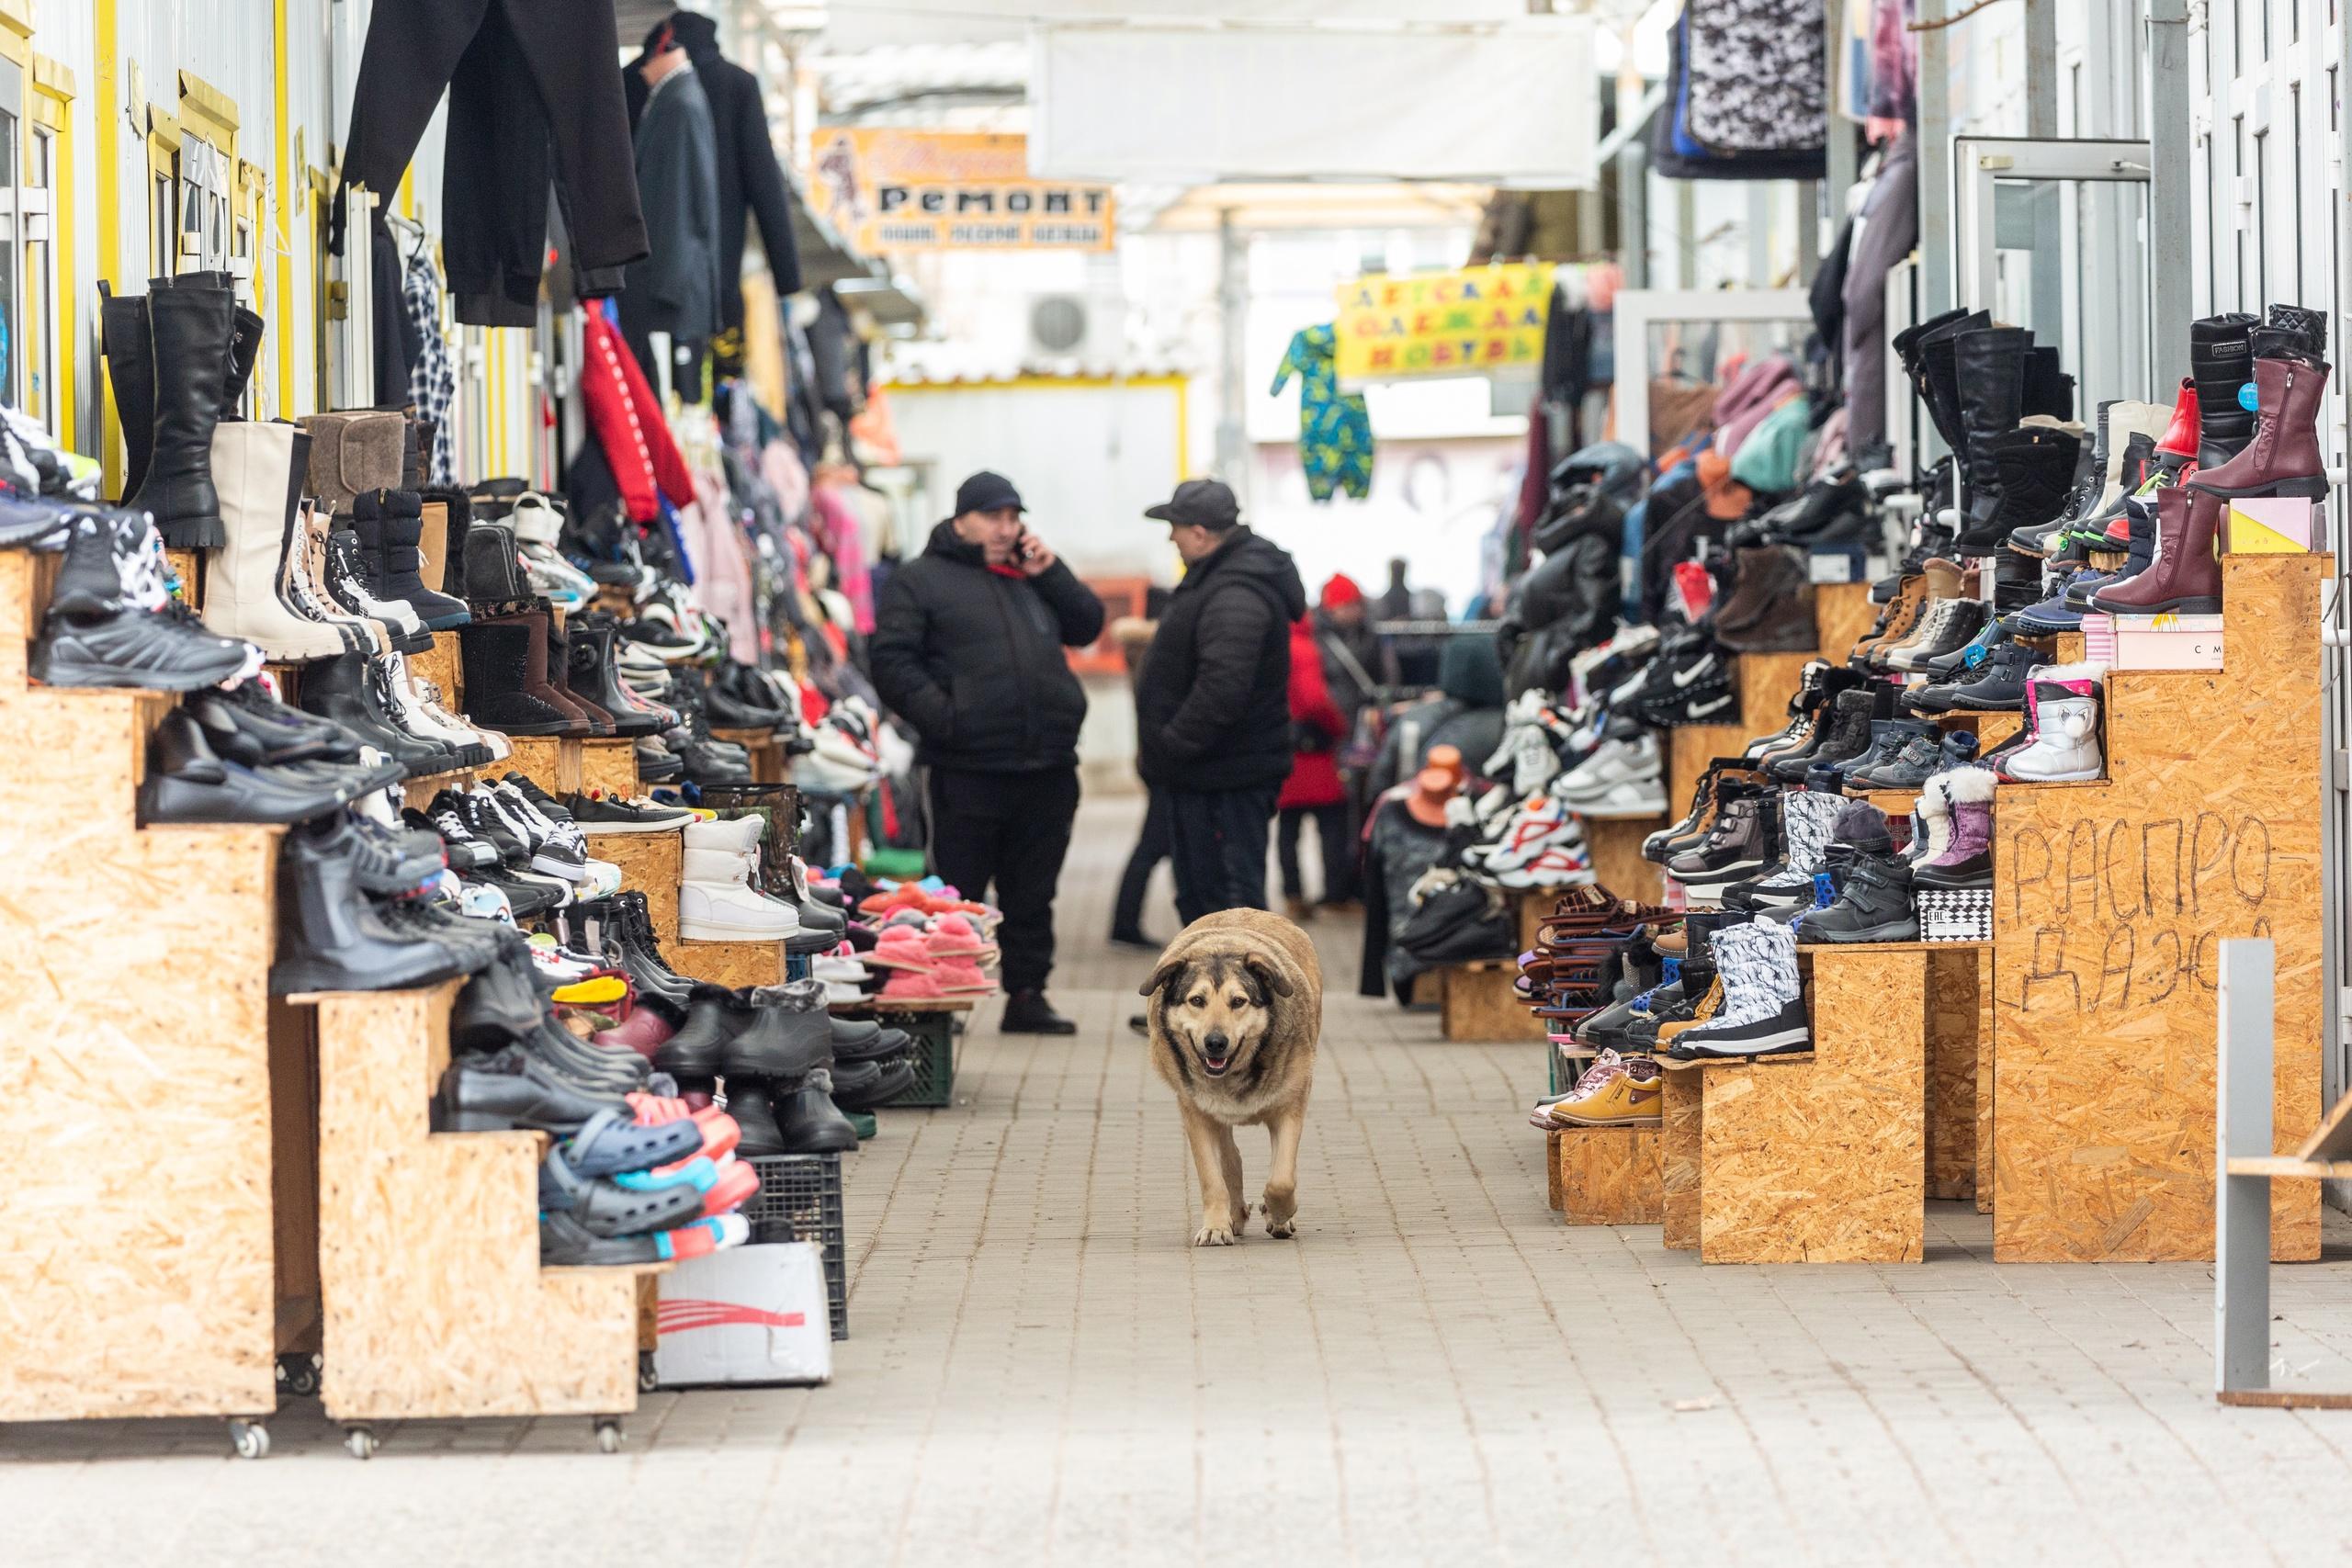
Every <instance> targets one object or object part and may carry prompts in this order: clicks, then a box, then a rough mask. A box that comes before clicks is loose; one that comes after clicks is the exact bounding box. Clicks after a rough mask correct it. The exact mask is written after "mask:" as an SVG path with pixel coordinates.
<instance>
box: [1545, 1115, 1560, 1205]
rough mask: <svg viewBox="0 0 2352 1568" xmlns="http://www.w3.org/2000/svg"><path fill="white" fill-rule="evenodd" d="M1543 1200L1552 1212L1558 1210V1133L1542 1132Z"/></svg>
mask: <svg viewBox="0 0 2352 1568" xmlns="http://www.w3.org/2000/svg"><path fill="white" fill-rule="evenodd" d="M1560 1202H1561V1198H1560V1134H1557V1133H1546V1134H1544V1203H1545V1204H1546V1205H1547V1206H1549V1207H1550V1209H1551V1211H1552V1212H1553V1213H1555V1214H1556V1213H1559V1212H1560Z"/></svg>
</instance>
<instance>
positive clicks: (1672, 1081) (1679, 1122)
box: [1658, 1060, 1706, 1250]
mask: <svg viewBox="0 0 2352 1568" xmlns="http://www.w3.org/2000/svg"><path fill="white" fill-rule="evenodd" d="M1658 1066H1661V1067H1663V1068H1664V1069H1665V1081H1666V1088H1665V1091H1664V1093H1663V1095H1662V1096H1661V1099H1662V1100H1663V1101H1664V1104H1663V1106H1662V1108H1661V1111H1660V1117H1661V1119H1662V1122H1663V1124H1662V1125H1661V1126H1660V1127H1659V1129H1658V1193H1659V1199H1658V1209H1659V1214H1660V1217H1661V1219H1662V1220H1663V1222H1664V1224H1665V1226H1666V1245H1667V1246H1668V1247H1673V1248H1675V1249H1677V1250H1692V1249H1695V1248H1696V1247H1698V1245H1699V1145H1700V1130H1701V1128H1702V1125H1703V1124H1704V1122H1705V1107H1706V1097H1705V1094H1704V1093H1703V1089H1704V1085H1705V1075H1704V1074H1703V1073H1702V1072H1701V1070H1700V1067H1699V1064H1698V1063H1696V1062H1674V1061H1666V1060H1661V1061H1660V1062H1659V1063H1658Z"/></svg>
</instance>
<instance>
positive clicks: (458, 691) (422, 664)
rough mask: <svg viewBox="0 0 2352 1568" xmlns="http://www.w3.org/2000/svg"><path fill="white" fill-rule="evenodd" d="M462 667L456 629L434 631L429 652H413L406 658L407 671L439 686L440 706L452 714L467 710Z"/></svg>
mask: <svg viewBox="0 0 2352 1568" xmlns="http://www.w3.org/2000/svg"><path fill="white" fill-rule="evenodd" d="M464 668H465V666H464V662H463V661H462V660H460V659H459V658H458V634H457V633H456V632H435V633H434V634H433V651H432V652H430V653H412V654H410V655H409V657H408V669H409V673H410V674H412V675H414V676H417V677H418V678H420V679H422V680H426V681H430V682H433V683H434V684H435V685H436V686H438V687H440V688H441V702H442V705H443V706H445V707H447V709H448V710H449V711H450V712H451V713H463V712H465V711H466V705H465V704H466V694H465V688H464V686H463V684H462V681H461V672H462V671H463V670H464Z"/></svg>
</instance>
